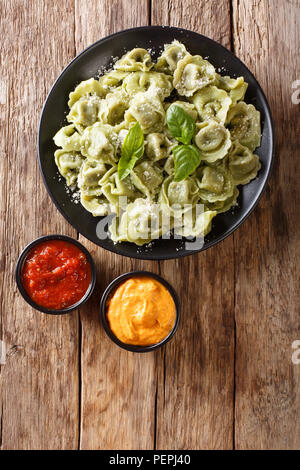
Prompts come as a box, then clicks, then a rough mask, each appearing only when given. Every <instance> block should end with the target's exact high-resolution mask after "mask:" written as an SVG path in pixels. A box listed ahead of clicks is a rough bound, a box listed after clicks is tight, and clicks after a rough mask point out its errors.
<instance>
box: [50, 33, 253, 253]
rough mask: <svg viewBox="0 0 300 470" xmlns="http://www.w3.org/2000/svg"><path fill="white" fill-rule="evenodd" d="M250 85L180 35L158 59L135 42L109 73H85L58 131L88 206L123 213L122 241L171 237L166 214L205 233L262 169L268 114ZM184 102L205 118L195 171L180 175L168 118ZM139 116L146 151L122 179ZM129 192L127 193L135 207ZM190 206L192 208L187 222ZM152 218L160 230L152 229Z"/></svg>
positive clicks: (180, 227) (69, 174)
mask: <svg viewBox="0 0 300 470" xmlns="http://www.w3.org/2000/svg"><path fill="white" fill-rule="evenodd" d="M246 90H247V83H246V82H245V81H244V78H243V77H238V78H230V77H229V76H220V75H219V74H218V73H217V72H216V70H215V68H214V67H213V65H212V64H211V63H210V62H208V61H207V60H205V59H203V58H202V57H201V56H200V55H191V54H190V53H189V52H188V51H187V50H186V48H185V46H184V45H183V44H182V43H179V42H178V41H174V42H172V43H171V44H166V45H165V46H164V50H163V52H162V54H161V55H160V57H159V58H158V60H157V61H156V63H153V61H152V59H151V55H150V54H149V52H148V51H147V50H145V49H141V48H136V49H133V50H131V51H129V52H127V53H126V54H125V55H124V56H123V57H122V58H121V59H120V60H118V61H117V62H116V63H115V64H114V67H113V70H111V71H110V72H108V73H105V74H104V75H103V76H101V77H100V79H99V80H96V79H94V78H91V79H89V80H86V81H83V82H81V83H80V84H79V85H78V86H77V87H76V88H75V90H74V91H73V92H71V93H70V95H69V102H68V105H69V108H70V112H69V114H68V116H67V121H68V123H69V125H67V126H65V127H62V128H61V129H60V130H59V131H58V132H57V134H56V135H55V136H54V142H55V144H56V145H57V146H58V147H60V149H59V150H57V151H56V152H55V162H56V165H57V167H58V170H59V172H60V174H61V175H62V176H63V177H64V178H65V180H66V184H67V185H68V186H70V187H71V188H77V190H79V191H80V201H81V204H82V205H83V206H84V207H85V209H86V210H87V211H89V212H91V213H92V214H93V215H94V216H96V217H98V216H104V215H107V214H110V213H115V214H116V217H115V220H114V223H113V224H112V226H111V227H110V232H111V238H112V240H113V241H114V242H121V241H129V242H133V243H136V244H138V245H143V244H145V243H148V242H149V241H151V240H152V239H153V238H157V237H160V236H162V235H164V234H165V233H166V231H167V230H169V229H170V227H169V226H168V224H166V226H165V225H164V223H163V218H164V215H166V214H167V215H170V217H171V229H174V230H175V232H176V233H180V234H182V235H183V236H196V237H197V236H200V235H205V234H207V233H208V232H209V231H210V230H211V221H212V219H213V217H215V216H216V215H217V214H218V213H221V212H225V211H227V210H228V209H230V208H231V207H232V206H234V205H236V201H237V197H238V194H239V191H238V188H237V186H238V185H245V184H247V183H249V182H250V181H251V180H252V179H253V178H255V177H256V175H257V172H258V171H259V169H260V162H259V158H258V156H257V155H256V154H254V153H253V152H254V150H255V149H256V147H258V146H259V145H260V140H261V125H260V113H259V111H257V110H256V109H255V107H254V106H253V105H252V104H247V103H245V102H244V101H243V99H244V96H245V93H246ZM174 104H176V105H177V106H180V107H182V108H183V110H184V111H185V112H186V113H188V114H189V115H190V116H191V117H192V118H193V119H194V120H195V123H196V132H195V135H194V137H193V144H194V145H195V146H196V147H197V149H198V150H199V152H200V155H201V161H200V164H199V166H198V168H197V169H196V170H195V171H194V173H193V174H191V175H189V176H187V177H186V178H185V179H184V180H183V181H179V182H176V181H174V155H173V154H172V149H173V148H174V147H175V146H176V145H178V142H177V141H176V139H174V138H173V137H172V135H171V134H170V132H169V130H168V127H167V124H166V111H167V110H168V108H169V107H170V106H173V105H174ZM136 122H138V123H139V124H140V126H141V129H142V131H143V135H144V144H145V145H144V154H143V156H142V157H141V158H140V159H139V160H138V161H137V163H136V165H135V166H134V168H133V169H132V171H131V173H130V174H129V175H128V176H127V177H126V178H125V179H123V180H120V178H119V176H118V161H119V159H120V155H121V147H122V144H123V142H124V139H125V137H126V135H127V133H128V131H129V129H131V127H132V126H133V125H134V124H135V123H136ZM120 196H124V197H126V198H127V202H128V204H127V205H126V206H125V207H122V203H121V202H120V200H121V201H122V200H123V199H124V198H122V197H121V199H120ZM196 204H203V205H204V212H203V213H200V214H197V213H196V211H193V210H191V208H190V206H191V207H192V208H193V207H195V206H196ZM157 207H158V208H159V210H157ZM186 207H188V209H186ZM186 211H190V213H191V215H192V219H191V220H192V222H191V223H189V224H188V225H187V226H185V225H184V222H183V221H184V217H183V215H184V213H185V212H186ZM153 218H154V219H155V221H154V223H153ZM150 220H152V225H153V226H155V227H156V229H155V230H154V232H153V230H152V233H151V234H150V235H149V221H150Z"/></svg>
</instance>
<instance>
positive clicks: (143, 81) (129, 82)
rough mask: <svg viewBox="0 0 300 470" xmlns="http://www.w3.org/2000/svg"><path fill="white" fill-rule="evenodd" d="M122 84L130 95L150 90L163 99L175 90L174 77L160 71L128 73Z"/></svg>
mask: <svg viewBox="0 0 300 470" xmlns="http://www.w3.org/2000/svg"><path fill="white" fill-rule="evenodd" d="M122 86H123V88H124V90H125V91H126V92H127V93H128V95H129V96H134V95H135V94H136V93H137V92H146V91H148V90H150V91H152V92H153V93H154V94H157V95H158V96H159V98H160V99H161V100H164V99H165V98H167V97H168V96H169V95H170V93H171V91H172V90H173V83H172V77H170V76H169V75H166V74H164V73H158V72H133V73H131V74H128V75H127V77H126V78H125V79H124V81H123V85H122Z"/></svg>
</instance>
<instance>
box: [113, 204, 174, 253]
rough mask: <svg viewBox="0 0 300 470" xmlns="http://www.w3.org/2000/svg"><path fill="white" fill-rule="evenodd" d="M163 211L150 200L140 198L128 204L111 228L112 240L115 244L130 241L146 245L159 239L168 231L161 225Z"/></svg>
mask: <svg viewBox="0 0 300 470" xmlns="http://www.w3.org/2000/svg"><path fill="white" fill-rule="evenodd" d="M161 219H162V215H161V209H160V208H159V206H158V205H157V204H155V203H154V202H152V201H151V200H149V199H142V198H138V199H136V200H135V201H134V202H132V203H130V204H128V206H127V208H126V211H125V212H124V213H123V214H122V215H121V217H120V218H119V220H115V221H114V223H112V225H111V227H110V232H111V238H112V240H113V241H115V242H120V241H129V242H132V243H136V244H137V245H144V244H145V243H149V242H150V241H151V240H153V239H156V238H159V237H160V236H161V235H163V234H164V233H165V231H166V230H168V227H167V228H166V229H165V228H164V226H163V224H162V223H161Z"/></svg>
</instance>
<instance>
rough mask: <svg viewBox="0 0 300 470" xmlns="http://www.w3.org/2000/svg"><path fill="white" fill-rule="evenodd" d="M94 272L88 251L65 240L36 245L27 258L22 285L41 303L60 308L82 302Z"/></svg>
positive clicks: (40, 304) (37, 302) (45, 305)
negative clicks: (88, 258)
mask: <svg viewBox="0 0 300 470" xmlns="http://www.w3.org/2000/svg"><path fill="white" fill-rule="evenodd" d="M91 278H92V272H91V266H90V263H89V262H88V260H87V257H86V255H85V253H83V252H82V251H81V250H80V248H78V247H77V246H76V245H74V244H72V243H70V242H67V241H64V240H59V239H57V240H48V241H44V242H41V243H39V244H37V245H36V246H34V247H33V248H32V249H31V250H30V252H29V253H28V255H27V256H26V259H25V261H24V264H23V267H22V273H21V280H22V284H23V287H24V289H25V291H26V292H27V294H28V295H29V297H30V298H31V299H32V300H33V301H34V302H35V303H36V304H38V305H39V306H41V307H44V308H47V309H49V310H61V309H64V308H67V307H70V306H72V305H75V304H76V303H77V302H79V301H80V300H81V299H82V298H83V297H84V295H85V293H86V292H87V290H88V289H89V286H90V284H91Z"/></svg>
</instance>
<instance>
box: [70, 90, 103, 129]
mask: <svg viewBox="0 0 300 470" xmlns="http://www.w3.org/2000/svg"><path fill="white" fill-rule="evenodd" d="M100 103H101V99H100V98H99V97H98V96H96V95H93V96H87V97H82V98H79V100H78V101H76V103H74V104H73V106H72V107H71V110H70V112H69V114H68V116H67V120H68V122H73V123H74V124H75V125H77V126H80V127H81V126H83V127H85V126H91V125H92V124H94V123H95V122H96V121H97V118H98V113H99V109H100Z"/></svg>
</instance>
